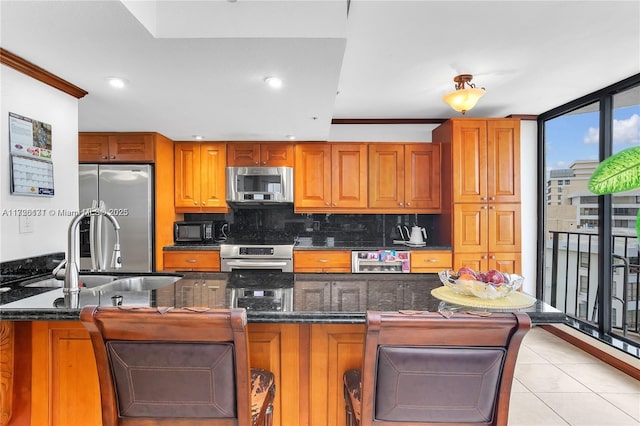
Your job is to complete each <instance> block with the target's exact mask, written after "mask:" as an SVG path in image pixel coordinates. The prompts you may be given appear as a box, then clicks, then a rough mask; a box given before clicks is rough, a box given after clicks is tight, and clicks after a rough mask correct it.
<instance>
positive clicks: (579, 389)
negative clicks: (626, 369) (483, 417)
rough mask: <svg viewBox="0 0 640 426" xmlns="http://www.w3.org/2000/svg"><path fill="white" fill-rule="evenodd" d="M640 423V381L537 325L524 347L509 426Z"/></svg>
mask: <svg viewBox="0 0 640 426" xmlns="http://www.w3.org/2000/svg"><path fill="white" fill-rule="evenodd" d="M538 425H540V426H549V425H574V426H590V425H593V426H605V425H614V426H623V425H638V426H640V381H638V380H635V379H634V378H632V377H631V376H629V375H627V374H625V373H623V372H621V371H620V370H617V369H616V368H613V367H611V366H610V365H608V364H606V363H604V362H602V361H600V360H599V359H597V358H595V357H593V356H591V355H589V354H588V353H586V352H584V351H582V350H580V349H578V348H576V347H575V346H573V345H572V344H570V343H568V342H566V341H564V340H562V339H561V338H559V337H557V336H555V335H553V334H551V333H549V332H547V331H545V330H544V329H542V328H539V327H534V328H532V329H531V330H530V331H529V332H528V333H527V335H526V336H525V338H524V342H523V344H522V346H521V347H520V352H519V354H518V361H517V364H516V372H515V380H514V383H513V388H512V391H511V406H510V407H509V426H538Z"/></svg>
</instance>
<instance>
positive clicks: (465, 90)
mask: <svg viewBox="0 0 640 426" xmlns="http://www.w3.org/2000/svg"><path fill="white" fill-rule="evenodd" d="M472 79H473V76H472V75H471V74H460V75H457V76H455V77H454V78H453V81H454V82H455V83H456V86H455V87H456V90H454V91H453V92H449V93H447V94H446V95H444V96H443V97H442V100H443V101H445V102H446V103H448V104H449V106H450V107H451V108H453V109H454V110H456V111H458V112H461V113H462V114H463V115H464V113H465V112H467V111H469V110H470V109H471V108H473V107H474V106H475V105H476V103H477V102H478V99H480V98H481V97H482V96H484V93H485V90H484V87H483V88H480V89H477V88H476V85H475V84H473V83H471V80H472Z"/></svg>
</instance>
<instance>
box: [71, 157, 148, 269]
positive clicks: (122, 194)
mask: <svg viewBox="0 0 640 426" xmlns="http://www.w3.org/2000/svg"><path fill="white" fill-rule="evenodd" d="M79 180H80V209H86V208H91V207H92V206H99V205H100V203H101V202H103V203H104V208H105V209H106V210H107V211H108V212H110V213H111V214H113V215H114V216H115V218H116V219H117V221H118V223H119V225H120V250H121V257H122V268H121V269H119V270H118V271H123V272H151V271H152V270H153V185H154V184H153V167H152V166H151V165H149V164H80V166H79ZM91 220H93V221H94V225H91ZM91 220H89V219H86V220H84V221H83V222H82V223H81V225H80V268H81V269H82V270H97V269H103V270H110V269H111V267H110V261H111V254H112V251H113V245H114V242H115V231H114V229H113V225H112V224H111V222H110V221H109V220H106V219H105V218H103V217H102V216H95V217H92V219H91ZM100 222H101V223H100ZM92 253H93V255H94V258H93V260H92V258H91V254H92Z"/></svg>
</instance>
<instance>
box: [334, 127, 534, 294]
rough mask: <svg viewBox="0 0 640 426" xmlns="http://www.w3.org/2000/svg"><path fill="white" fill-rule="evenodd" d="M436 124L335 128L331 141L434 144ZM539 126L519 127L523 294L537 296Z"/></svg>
mask: <svg viewBox="0 0 640 426" xmlns="http://www.w3.org/2000/svg"><path fill="white" fill-rule="evenodd" d="M437 126H438V125H437V124H374V125H371V124H362V125H360V124H334V125H332V126H331V132H330V136H329V140H330V141H335V142H337V141H362V142H431V141H432V139H431V132H432V131H433V129H435V128H436V127H437ZM537 143H538V139H537V124H536V122H535V121H522V122H521V126H520V162H521V166H520V176H521V193H522V227H521V228H522V236H521V238H522V276H524V277H525V281H524V290H525V291H526V292H527V293H529V294H535V289H536V241H537V235H536V232H537V226H538V218H537V214H536V209H537V201H536V194H537V169H536V167H537V166H536V164H537V161H536V159H537V157H538V156H537V148H536V146H537Z"/></svg>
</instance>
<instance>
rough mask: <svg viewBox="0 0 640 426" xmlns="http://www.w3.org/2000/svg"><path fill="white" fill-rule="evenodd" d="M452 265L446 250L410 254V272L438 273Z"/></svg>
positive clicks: (448, 252)
mask: <svg viewBox="0 0 640 426" xmlns="http://www.w3.org/2000/svg"><path fill="white" fill-rule="evenodd" d="M452 265H453V256H452V253H451V252H450V251H448V250H433V251H431V250H428V251H425V250H422V251H412V252H411V272H439V271H442V270H443V269H449V268H451V266H452Z"/></svg>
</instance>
